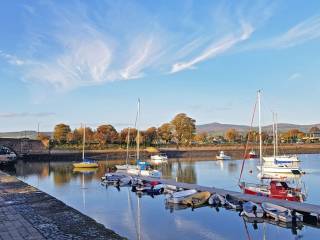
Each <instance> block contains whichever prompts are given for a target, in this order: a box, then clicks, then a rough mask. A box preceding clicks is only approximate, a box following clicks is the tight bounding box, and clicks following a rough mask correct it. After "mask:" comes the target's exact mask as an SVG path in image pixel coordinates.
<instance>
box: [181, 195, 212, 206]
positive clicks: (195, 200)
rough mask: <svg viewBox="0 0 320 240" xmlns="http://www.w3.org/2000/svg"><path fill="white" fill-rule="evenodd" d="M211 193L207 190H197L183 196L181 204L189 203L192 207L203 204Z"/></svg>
mask: <svg viewBox="0 0 320 240" xmlns="http://www.w3.org/2000/svg"><path fill="white" fill-rule="evenodd" d="M210 195H211V193H209V192H197V193H194V194H192V195H190V196H188V197H185V198H184V199H183V200H182V201H181V204H185V205H189V206H192V207H198V206H201V205H203V204H205V203H206V202H207V201H208V199H209V198H210Z"/></svg>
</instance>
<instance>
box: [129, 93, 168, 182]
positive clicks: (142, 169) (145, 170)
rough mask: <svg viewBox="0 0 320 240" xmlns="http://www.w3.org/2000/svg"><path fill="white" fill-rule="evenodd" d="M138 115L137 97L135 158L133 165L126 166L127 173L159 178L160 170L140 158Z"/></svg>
mask: <svg viewBox="0 0 320 240" xmlns="http://www.w3.org/2000/svg"><path fill="white" fill-rule="evenodd" d="M139 117H140V99H138V112H137V117H136V127H137V140H136V142H137V158H136V163H137V165H135V167H133V168H127V173H129V174H132V175H141V176H147V177H154V178H160V177H161V176H162V174H161V172H160V171H158V170H152V169H151V166H150V164H149V163H147V162H144V161H141V160H140V132H139V127H138V121H139Z"/></svg>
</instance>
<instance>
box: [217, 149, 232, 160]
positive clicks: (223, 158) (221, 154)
mask: <svg viewBox="0 0 320 240" xmlns="http://www.w3.org/2000/svg"><path fill="white" fill-rule="evenodd" d="M216 159H217V160H230V159H231V157H230V156H228V155H226V154H225V153H224V151H220V153H219V155H217V156H216Z"/></svg>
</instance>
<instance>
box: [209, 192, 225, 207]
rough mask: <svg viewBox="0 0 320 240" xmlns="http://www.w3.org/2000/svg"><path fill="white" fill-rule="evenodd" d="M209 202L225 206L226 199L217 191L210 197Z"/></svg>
mask: <svg viewBox="0 0 320 240" xmlns="http://www.w3.org/2000/svg"><path fill="white" fill-rule="evenodd" d="M208 203H209V204H210V205H214V206H224V205H225V204H226V199H225V198H224V197H223V196H221V195H220V194H217V193H215V194H213V195H212V196H211V197H210V198H209V200H208Z"/></svg>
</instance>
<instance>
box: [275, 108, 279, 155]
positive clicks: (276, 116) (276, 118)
mask: <svg viewBox="0 0 320 240" xmlns="http://www.w3.org/2000/svg"><path fill="white" fill-rule="evenodd" d="M275 122H276V124H275V125H276V156H278V114H277V113H276V114H275Z"/></svg>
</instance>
